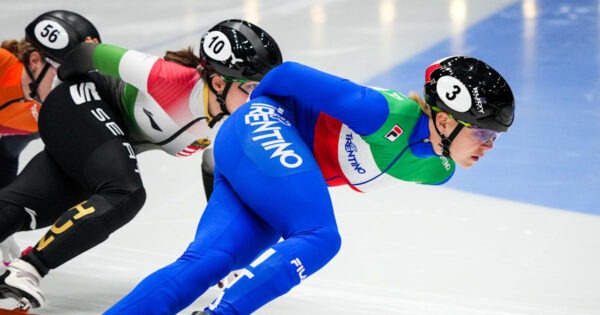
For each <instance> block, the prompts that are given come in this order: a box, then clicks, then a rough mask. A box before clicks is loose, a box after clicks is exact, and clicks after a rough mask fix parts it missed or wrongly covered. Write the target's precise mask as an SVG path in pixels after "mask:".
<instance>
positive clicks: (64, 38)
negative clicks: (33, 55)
mask: <svg viewBox="0 0 600 315" xmlns="http://www.w3.org/2000/svg"><path fill="white" fill-rule="evenodd" d="M88 36H89V37H91V38H96V39H97V40H98V41H100V34H99V33H98V30H96V27H95V26H94V24H92V22H90V21H88V20H87V19H86V18H84V17H83V16H81V15H79V14H77V13H75V12H71V11H66V10H54V11H48V12H45V13H42V14H41V15H40V16H38V17H37V18H35V20H33V22H31V23H29V25H27V27H26V28H25V39H26V40H27V41H28V42H30V43H32V44H33V45H34V46H36V47H37V48H38V49H39V50H41V51H42V52H43V53H44V55H45V56H46V57H48V58H50V59H51V60H53V61H55V62H57V63H59V64H60V63H62V62H63V59H64V57H65V56H66V55H67V53H68V52H69V51H71V49H73V48H75V47H77V45H78V44H79V43H81V42H84V41H85V39H86V37H88Z"/></svg>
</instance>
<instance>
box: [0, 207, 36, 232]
mask: <svg viewBox="0 0 600 315" xmlns="http://www.w3.org/2000/svg"><path fill="white" fill-rule="evenodd" d="M30 223H31V216H30V215H29V214H27V212H26V211H25V209H24V208H23V207H18V206H15V205H13V204H10V203H6V202H2V201H0V241H3V240H4V239H6V238H7V237H9V236H11V235H13V234H14V233H16V232H19V231H24V230H30V229H31V228H30Z"/></svg>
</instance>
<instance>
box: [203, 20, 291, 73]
mask: <svg viewBox="0 0 600 315" xmlns="http://www.w3.org/2000/svg"><path fill="white" fill-rule="evenodd" d="M200 58H201V59H202V63H203V66H204V67H205V68H206V69H208V70H210V71H213V72H216V73H219V74H221V75H224V76H227V77H230V78H234V79H244V80H253V81H260V80H261V79H262V78H263V77H264V76H265V74H267V72H268V71H269V70H271V69H272V68H274V67H275V66H277V65H279V64H281V62H282V57H281V51H280V50H279V46H278V45H277V43H276V42H275V39H273V37H271V35H269V34H268V33H267V32H265V31H264V30H263V29H261V28H260V27H258V26H256V25H254V24H252V23H250V22H247V21H244V20H238V19H233V20H226V21H223V22H221V23H219V24H217V25H215V26H214V27H212V28H211V29H210V30H209V31H208V32H206V33H205V34H204V36H202V39H201V40H200Z"/></svg>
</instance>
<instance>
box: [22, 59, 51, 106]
mask: <svg viewBox="0 0 600 315" xmlns="http://www.w3.org/2000/svg"><path fill="white" fill-rule="evenodd" d="M48 69H50V64H49V63H47V62H46V64H45V65H44V68H43V69H42V71H41V72H40V75H38V77H37V78H35V79H34V78H33V72H31V69H29V66H27V65H25V71H27V75H29V78H30V79H31V82H30V83H29V97H31V98H33V99H38V98H37V97H36V96H37V94H38V93H37V89H38V87H39V86H40V83H41V82H42V79H44V76H45V75H46V72H48Z"/></svg>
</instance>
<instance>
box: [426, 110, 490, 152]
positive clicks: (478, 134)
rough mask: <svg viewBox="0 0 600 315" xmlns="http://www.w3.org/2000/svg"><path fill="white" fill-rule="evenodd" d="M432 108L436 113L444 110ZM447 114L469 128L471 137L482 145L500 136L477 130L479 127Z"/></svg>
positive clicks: (485, 130)
mask: <svg viewBox="0 0 600 315" xmlns="http://www.w3.org/2000/svg"><path fill="white" fill-rule="evenodd" d="M431 108H432V109H433V110H435V111H436V112H442V110H441V109H440V108H437V107H435V106H431ZM446 114H448V117H450V118H452V119H454V120H456V121H458V122H459V123H460V124H461V125H463V126H465V127H467V128H468V129H469V130H470V131H471V137H473V139H475V140H477V141H479V142H481V143H488V142H494V141H496V139H498V137H499V136H500V133H499V132H497V131H494V130H489V129H483V128H477V127H475V126H473V124H470V123H468V122H464V121H462V120H459V119H456V118H454V117H453V116H452V115H451V114H450V113H446Z"/></svg>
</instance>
